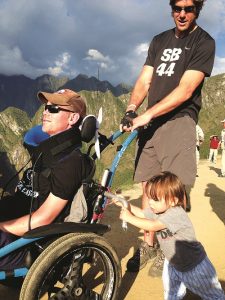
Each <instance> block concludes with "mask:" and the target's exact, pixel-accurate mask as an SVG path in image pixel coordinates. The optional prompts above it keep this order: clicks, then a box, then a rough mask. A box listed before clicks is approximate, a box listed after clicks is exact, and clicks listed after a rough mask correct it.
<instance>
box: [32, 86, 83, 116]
mask: <svg viewBox="0 0 225 300" xmlns="http://www.w3.org/2000/svg"><path fill="white" fill-rule="evenodd" d="M37 97H38V99H39V100H40V101H41V102H43V103H47V102H51V103H52V104H56V105H60V106H66V107H65V108H66V109H69V110H72V111H74V112H77V113H79V114H80V116H81V117H82V118H84V117H85V116H86V103H85V101H84V99H83V98H82V97H81V96H80V95H79V94H78V93H76V92H74V91H72V90H69V89H63V90H59V91H57V92H55V93H46V92H42V91H40V92H38V94H37Z"/></svg>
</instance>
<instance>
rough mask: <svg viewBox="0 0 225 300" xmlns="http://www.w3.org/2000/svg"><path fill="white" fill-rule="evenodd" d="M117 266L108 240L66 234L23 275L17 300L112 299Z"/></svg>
mask: <svg viewBox="0 0 225 300" xmlns="http://www.w3.org/2000/svg"><path fill="white" fill-rule="evenodd" d="M120 281H121V266H120V262H119V259H118V257H117V254H116V252H115V250H114V249H113V247H112V246H111V245H110V244H109V243H108V241H107V240H106V239H105V238H104V237H102V236H98V235H96V234H94V233H75V234H74V233H70V234H67V235H65V236H63V237H60V238H58V239H57V240H56V241H54V242H53V243H52V244H50V245H49V246H48V247H47V248H46V249H45V250H44V251H43V252H42V253H41V255H40V256H39V257H38V258H37V259H36V260H35V262H34V263H33V265H32V266H31V268H30V270H29V272H28V273H27V275H26V277H25V279H24V283H23V285H22V289H21V292H20V300H46V299H52V300H70V299H71V300H72V299H77V300H78V299H79V300H94V299H95V300H114V299H115V300H116V299H118V292H119V286H120Z"/></svg>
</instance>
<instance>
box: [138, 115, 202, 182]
mask: <svg viewBox="0 0 225 300" xmlns="http://www.w3.org/2000/svg"><path fill="white" fill-rule="evenodd" d="M195 128H196V124H195V122H194V120H193V119H191V118H190V117H189V116H184V117H181V118H177V119H175V120H171V121H168V122H166V123H165V124H163V125H162V126H160V127H158V128H154V126H149V127H147V128H146V129H145V130H144V131H143V132H142V133H140V137H139V139H138V140H137V148H136V160H135V174H134V180H135V181H137V182H142V181H147V180H149V179H150V178H151V177H152V176H154V175H156V174H158V173H160V172H162V171H170V172H172V173H174V174H176V175H177V176H178V177H179V178H180V180H181V181H182V182H183V184H185V185H191V186H193V185H194V182H195V178H196V172H197V168H196V155H195V151H196V129H195Z"/></svg>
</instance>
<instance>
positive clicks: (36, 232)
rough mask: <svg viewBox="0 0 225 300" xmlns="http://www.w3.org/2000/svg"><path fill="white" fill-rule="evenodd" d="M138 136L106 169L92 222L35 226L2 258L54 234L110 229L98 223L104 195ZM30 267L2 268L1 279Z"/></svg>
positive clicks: (132, 135) (2, 251)
mask: <svg viewBox="0 0 225 300" xmlns="http://www.w3.org/2000/svg"><path fill="white" fill-rule="evenodd" d="M122 134H123V133H122V132H120V131H116V132H115V133H113V134H112V135H111V136H110V137H109V138H106V139H105V142H104V143H100V152H102V151H103V150H104V149H105V148H106V147H107V146H108V145H109V144H114V143H113V142H114V141H115V140H116V139H118V138H119V137H120V136H122ZM136 137H137V131H136V130H135V131H133V132H132V133H130V134H129V135H128V137H127V138H126V139H125V140H124V141H123V143H122V144H121V145H120V146H119V147H118V148H117V154H116V155H115V157H114V160H113V162H112V164H111V167H110V168H109V169H106V171H105V175H103V177H105V178H104V179H103V181H104V183H101V184H100V192H99V194H98V197H97V199H96V201H95V202H96V203H95V206H94V212H93V216H92V220H91V222H90V223H71V222H68V223H67V222H64V223H55V224H54V223H53V224H49V225H45V226H41V227H38V228H35V229H33V230H31V231H28V232H27V233H26V234H24V236H23V237H21V238H19V239H18V240H16V241H14V242H12V243H10V244H8V245H6V246H5V247H3V248H1V249H0V258H2V257H4V256H6V255H8V254H10V253H12V252H13V251H15V250H17V249H20V248H22V247H26V246H30V245H32V244H33V243H35V242H36V241H40V240H42V239H44V238H46V237H49V236H53V235H56V234H57V235H64V234H68V233H95V234H97V235H103V234H104V233H105V232H107V231H109V230H110V226H108V225H104V224H97V223H99V220H100V219H101V217H102V214H103V212H104V210H105V207H106V204H107V197H106V196H105V195H104V192H105V191H109V190H110V187H111V186H112V182H113V178H114V175H115V172H116V169H117V166H118V164H119V161H120V159H121V157H122V156H123V154H124V152H125V151H126V149H127V147H128V146H129V145H130V144H131V142H132V141H133V140H134V139H135V138H136ZM92 158H93V159H95V158H96V154H93V155H92ZM28 271H29V268H27V267H23V268H18V269H14V270H12V271H10V272H8V271H3V270H2V271H1V270H0V280H5V279H7V278H12V277H14V278H16V277H25V276H26V274H27V273H28Z"/></svg>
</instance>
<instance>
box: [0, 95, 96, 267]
mask: <svg viewBox="0 0 225 300" xmlns="http://www.w3.org/2000/svg"><path fill="white" fill-rule="evenodd" d="M38 99H39V100H41V101H42V102H43V103H44V104H45V108H44V112H43V118H42V130H43V132H42V135H41V139H42V140H43V141H41V143H40V144H39V145H35V143H33V144H25V145H26V147H27V149H28V151H29V153H30V154H31V159H32V168H29V169H28V170H26V171H25V172H24V175H23V178H22V179H21V181H20V182H19V184H18V186H17V189H16V192H15V194H14V195H13V196H6V197H4V198H3V199H1V201H0V248H2V247H3V246H5V245H8V244H10V243H11V242H13V241H15V240H16V239H18V237H20V236H23V234H24V233H25V232H27V231H28V230H30V229H34V228H36V227H39V226H42V225H47V224H50V223H53V222H62V221H64V220H65V218H66V217H67V216H68V215H69V211H70V206H71V202H72V200H73V197H74V195H75V194H76V192H77V191H78V189H79V188H80V187H81V184H82V180H83V179H84V178H86V177H87V176H88V175H89V174H90V173H91V172H92V170H93V163H92V162H91V160H90V159H87V156H85V155H83V154H82V153H81V151H80V147H81V144H82V137H81V131H80V129H79V126H80V125H81V123H82V120H83V119H84V118H85V116H86V104H85V101H84V99H83V98H82V97H81V96H80V95H79V94H78V93H76V92H74V91H72V90H68V89H65V90H60V91H58V92H55V93H46V92H39V93H38ZM25 143H26V141H25ZM26 252H27V250H26V249H24V250H19V251H15V252H12V253H10V254H9V255H7V256H5V257H3V258H1V259H0V270H11V269H13V268H17V267H20V266H21V265H22V264H23V262H24V257H25V256H26V254H27V253H26Z"/></svg>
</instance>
